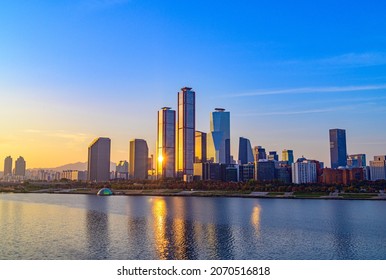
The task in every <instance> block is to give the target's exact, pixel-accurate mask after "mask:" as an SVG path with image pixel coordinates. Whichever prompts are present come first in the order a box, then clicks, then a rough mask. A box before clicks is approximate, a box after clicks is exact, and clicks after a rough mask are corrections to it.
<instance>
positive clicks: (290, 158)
mask: <svg viewBox="0 0 386 280" xmlns="http://www.w3.org/2000/svg"><path fill="white" fill-rule="evenodd" d="M281 160H282V161H287V162H288V164H292V163H294V151H293V150H283V151H282V153H281Z"/></svg>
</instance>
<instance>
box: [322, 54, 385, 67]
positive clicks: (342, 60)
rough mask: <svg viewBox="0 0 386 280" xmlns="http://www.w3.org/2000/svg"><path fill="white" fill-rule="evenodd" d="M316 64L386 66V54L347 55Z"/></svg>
mask: <svg viewBox="0 0 386 280" xmlns="http://www.w3.org/2000/svg"><path fill="white" fill-rule="evenodd" d="M316 62H318V63H320V64H322V65H328V66H348V67H363V66H374V65H384V64H386V54H385V53H378V52H366V53H346V54H342V55H338V56H333V57H330V58H324V59H320V60H317V61H316Z"/></svg>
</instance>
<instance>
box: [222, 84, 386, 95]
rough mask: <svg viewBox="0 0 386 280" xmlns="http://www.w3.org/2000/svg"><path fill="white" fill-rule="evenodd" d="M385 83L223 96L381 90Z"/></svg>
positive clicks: (276, 90)
mask: <svg viewBox="0 0 386 280" xmlns="http://www.w3.org/2000/svg"><path fill="white" fill-rule="evenodd" d="M382 89H386V85H384V84H381V85H364V86H340V87H304V88H289V89H275V90H257V91H254V92H247V93H238V94H231V95H226V96H225V97H248V96H262V95H279V94H312V93H335V92H354V91H364V90H367V91H369V90H382Z"/></svg>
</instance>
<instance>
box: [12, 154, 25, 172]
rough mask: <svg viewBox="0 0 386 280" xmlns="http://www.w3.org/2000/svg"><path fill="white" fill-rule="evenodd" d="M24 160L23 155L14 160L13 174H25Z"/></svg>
mask: <svg viewBox="0 0 386 280" xmlns="http://www.w3.org/2000/svg"><path fill="white" fill-rule="evenodd" d="M25 166H26V163H25V160H24V158H23V157H18V159H17V160H16V161H15V175H16V176H25Z"/></svg>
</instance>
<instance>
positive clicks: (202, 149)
mask: <svg viewBox="0 0 386 280" xmlns="http://www.w3.org/2000/svg"><path fill="white" fill-rule="evenodd" d="M195 141H196V144H195V145H196V147H195V154H196V156H195V159H194V162H195V163H202V162H206V145H207V144H206V133H205V132H201V131H196V140H195Z"/></svg>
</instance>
